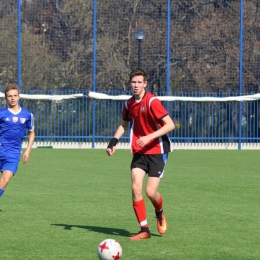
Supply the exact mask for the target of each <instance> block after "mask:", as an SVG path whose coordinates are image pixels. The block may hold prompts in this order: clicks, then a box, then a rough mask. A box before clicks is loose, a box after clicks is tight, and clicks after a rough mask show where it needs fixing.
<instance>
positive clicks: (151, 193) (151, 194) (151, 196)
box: [145, 187, 156, 200]
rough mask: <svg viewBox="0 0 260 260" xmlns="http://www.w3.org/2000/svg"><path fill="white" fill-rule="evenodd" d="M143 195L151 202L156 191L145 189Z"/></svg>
mask: <svg viewBox="0 0 260 260" xmlns="http://www.w3.org/2000/svg"><path fill="white" fill-rule="evenodd" d="M145 193H146V196H147V197H148V198H149V199H150V200H153V198H154V197H155V196H156V190H154V189H151V188H149V187H148V188H146V190H145Z"/></svg>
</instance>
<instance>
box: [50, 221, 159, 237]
mask: <svg viewBox="0 0 260 260" xmlns="http://www.w3.org/2000/svg"><path fill="white" fill-rule="evenodd" d="M51 225H52V226H58V227H63V229H65V230H72V228H83V229H87V230H90V231H93V232H97V233H103V234H106V235H116V236H123V237H129V236H132V235H134V234H131V233H130V232H129V231H127V230H125V229H119V228H108V227H96V226H82V225H68V224H51ZM151 235H152V236H160V235H157V234H151Z"/></svg>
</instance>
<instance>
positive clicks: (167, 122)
mask: <svg viewBox="0 0 260 260" xmlns="http://www.w3.org/2000/svg"><path fill="white" fill-rule="evenodd" d="M162 121H163V122H164V126H163V127H162V128H160V129H158V130H157V131H155V132H153V133H151V134H149V135H147V136H142V137H140V138H139V139H138V140H137V141H136V143H137V144H138V145H139V146H141V147H143V146H145V145H146V144H148V143H149V142H150V141H152V140H153V139H155V138H158V137H161V136H163V135H165V134H167V133H169V132H170V131H172V130H174V128H175V125H174V122H173V121H172V119H171V118H170V116H169V115H167V116H165V117H164V118H162Z"/></svg>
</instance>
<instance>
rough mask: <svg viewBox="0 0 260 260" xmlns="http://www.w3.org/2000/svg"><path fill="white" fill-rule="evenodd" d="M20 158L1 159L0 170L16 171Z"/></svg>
mask: <svg viewBox="0 0 260 260" xmlns="http://www.w3.org/2000/svg"><path fill="white" fill-rule="evenodd" d="M19 161H20V159H2V160H0V171H1V172H2V171H10V172H12V173H13V174H15V173H16V172H17V169H18V164H19Z"/></svg>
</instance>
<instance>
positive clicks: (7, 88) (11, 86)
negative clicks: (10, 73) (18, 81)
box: [5, 84, 20, 97]
mask: <svg viewBox="0 0 260 260" xmlns="http://www.w3.org/2000/svg"><path fill="white" fill-rule="evenodd" d="M13 89H14V90H17V91H18V94H20V89H19V87H18V86H17V85H15V84H10V85H7V86H6V88H5V97H7V92H9V91H10V90H13Z"/></svg>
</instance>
